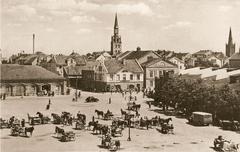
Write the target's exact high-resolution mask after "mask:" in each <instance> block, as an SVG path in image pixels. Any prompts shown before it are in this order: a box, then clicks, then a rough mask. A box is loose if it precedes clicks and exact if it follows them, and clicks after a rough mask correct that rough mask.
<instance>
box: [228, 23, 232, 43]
mask: <svg viewBox="0 0 240 152" xmlns="http://www.w3.org/2000/svg"><path fill="white" fill-rule="evenodd" d="M230 43H231V44H232V30H231V27H230V31H229V36H228V44H230Z"/></svg>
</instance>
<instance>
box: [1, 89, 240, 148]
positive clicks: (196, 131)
mask: <svg viewBox="0 0 240 152" xmlns="http://www.w3.org/2000/svg"><path fill="white" fill-rule="evenodd" d="M88 96H95V97H97V98H99V99H100V101H99V102H98V103H84V102H85V99H86V98H87V97H88ZM134 96H135V94H134ZM136 96H137V99H138V100H137V102H136V103H141V109H140V114H141V117H144V116H148V117H149V118H151V117H153V116H156V115H160V116H161V117H167V116H165V115H163V114H159V113H156V112H154V111H153V110H157V108H156V107H153V106H152V109H151V110H150V109H149V108H148V105H147V104H146V103H145V102H146V101H147V100H148V99H146V98H144V99H143V98H142V94H141V93H139V94H137V95H136ZM72 97H73V95H69V96H56V97H51V102H52V105H51V107H50V110H48V111H47V110H45V107H46V105H47V104H48V100H49V97H24V98H20V97H13V98H8V99H7V100H5V101H1V117H2V118H5V119H8V118H10V117H11V116H12V115H14V116H17V117H18V118H20V119H22V118H25V119H26V120H27V113H29V114H30V115H35V114H36V112H38V111H40V112H42V113H43V114H44V115H49V117H50V115H51V113H53V112H54V113H59V114H60V113H61V112H62V111H68V112H70V113H72V114H74V115H76V113H77V112H78V111H81V113H83V114H86V115H87V122H88V121H91V119H92V116H93V115H94V111H95V109H98V110H103V111H104V112H106V111H107V110H108V109H109V110H110V111H113V113H114V115H115V116H120V109H121V108H124V109H126V105H127V101H126V100H124V98H123V97H122V95H121V94H115V93H113V94H112V95H111V93H104V94H102V93H89V92H82V96H81V98H80V99H79V101H78V102H72ZM109 97H111V98H112V103H111V104H108V99H109ZM95 116H96V115H95ZM172 119H173V125H174V127H175V128H174V135H172V134H169V135H164V134H161V133H159V132H158V131H157V130H156V129H149V130H145V129H131V139H132V141H127V137H128V129H127V128H126V129H124V131H123V136H122V137H116V139H119V140H120V141H121V149H120V151H166V152H177V151H178V152H195V151H196V152H199V151H200V152H211V151H214V150H213V149H212V148H211V147H212V146H213V144H212V143H213V139H214V138H215V137H217V136H218V135H222V136H223V137H224V138H226V139H228V140H232V141H234V142H238V143H240V133H236V132H231V131H223V130H221V129H219V128H218V127H213V126H207V127H194V126H191V125H188V124H187V123H186V122H187V121H186V120H185V119H180V118H175V117H172ZM103 122H104V123H106V124H110V123H111V122H110V121H101V123H103ZM65 128H66V129H67V130H73V129H72V126H71V127H70V126H67V127H65ZM54 129H55V125H53V124H46V125H36V126H35V130H34V132H33V136H32V137H31V138H24V137H13V136H10V135H9V134H10V129H2V130H1V148H2V149H1V150H2V151H4V152H30V151H32V152H37V151H39V152H42V151H48V152H63V151H65V152H66V151H67V152H73V151H107V150H106V149H102V148H99V146H98V145H100V143H101V136H100V135H93V134H92V131H87V130H73V131H74V132H75V133H76V140H75V141H73V142H60V141H58V139H56V138H55V135H54Z"/></svg>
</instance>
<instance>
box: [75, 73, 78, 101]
mask: <svg viewBox="0 0 240 152" xmlns="http://www.w3.org/2000/svg"><path fill="white" fill-rule="evenodd" d="M77 78H78V76H76V85H75V87H76V93H75V99H76V101H77V98H78V96H77Z"/></svg>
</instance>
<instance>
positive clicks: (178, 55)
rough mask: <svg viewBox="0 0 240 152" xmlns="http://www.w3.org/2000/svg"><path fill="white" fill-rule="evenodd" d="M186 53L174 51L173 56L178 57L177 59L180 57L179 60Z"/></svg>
mask: <svg viewBox="0 0 240 152" xmlns="http://www.w3.org/2000/svg"><path fill="white" fill-rule="evenodd" d="M187 54H188V53H174V55H173V56H174V57H176V58H178V59H180V60H182V59H183V57H185V56H186V55H187Z"/></svg>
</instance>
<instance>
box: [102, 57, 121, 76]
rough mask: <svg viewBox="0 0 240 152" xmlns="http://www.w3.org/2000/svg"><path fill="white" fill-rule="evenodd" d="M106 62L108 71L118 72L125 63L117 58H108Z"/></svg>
mask: <svg viewBox="0 0 240 152" xmlns="http://www.w3.org/2000/svg"><path fill="white" fill-rule="evenodd" d="M104 64H105V66H106V68H107V70H108V73H117V72H118V71H119V70H121V69H122V68H123V64H122V63H121V62H120V61H118V60H116V59H110V60H106V61H104Z"/></svg>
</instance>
